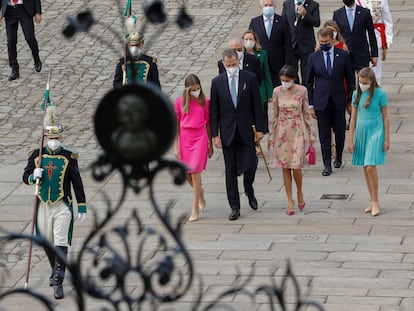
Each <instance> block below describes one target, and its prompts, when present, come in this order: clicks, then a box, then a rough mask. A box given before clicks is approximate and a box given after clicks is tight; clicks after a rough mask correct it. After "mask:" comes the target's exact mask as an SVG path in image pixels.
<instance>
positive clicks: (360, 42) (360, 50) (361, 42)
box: [333, 5, 378, 70]
mask: <svg viewBox="0 0 414 311" xmlns="http://www.w3.org/2000/svg"><path fill="white" fill-rule="evenodd" d="M333 20H334V21H335V22H337V24H338V25H339V29H340V32H341V34H342V36H343V37H344V39H345V42H346V44H347V45H348V49H349V54H350V56H351V60H352V63H353V66H354V69H355V70H359V69H361V68H363V67H368V66H369V62H370V60H371V57H378V46H377V39H376V38H375V32H374V24H373V22H372V16H371V13H370V11H369V10H368V9H365V8H363V7H360V6H358V5H357V6H356V8H355V19H354V27H353V28H352V31H351V29H350V28H349V23H348V17H347V15H346V9H345V7H342V8H340V9H338V10H336V11H335V12H334V14H333ZM367 34H368V39H369V44H368V41H367Z"/></svg>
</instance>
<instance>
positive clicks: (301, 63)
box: [292, 51, 309, 85]
mask: <svg viewBox="0 0 414 311" xmlns="http://www.w3.org/2000/svg"><path fill="white" fill-rule="evenodd" d="M292 58H293V67H294V68H295V69H296V72H299V67H300V76H301V77H300V78H301V80H300V84H302V85H306V66H307V64H308V58H309V54H303V53H301V52H300V51H295V52H294V53H293V56H292ZM298 79H299V77H298Z"/></svg>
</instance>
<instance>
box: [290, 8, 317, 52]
mask: <svg viewBox="0 0 414 311" xmlns="http://www.w3.org/2000/svg"><path fill="white" fill-rule="evenodd" d="M295 2H296V1H295V0H285V1H284V2H283V9H282V16H283V17H284V18H286V20H287V21H288V24H289V27H290V31H291V36H292V48H293V50H294V51H298V52H299V53H301V54H305V55H307V54H310V53H312V52H314V51H315V45H316V40H315V33H314V30H313V28H314V27H319V26H320V25H321V19H320V14H319V3H318V2H316V1H313V0H305V1H304V3H303V6H304V8H305V9H306V15H305V16H296V8H295ZM295 22H296V26H295Z"/></svg>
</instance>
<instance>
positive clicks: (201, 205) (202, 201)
mask: <svg viewBox="0 0 414 311" xmlns="http://www.w3.org/2000/svg"><path fill="white" fill-rule="evenodd" d="M205 208H206V200H205V199H204V189H202V188H201V193H200V198H199V199H198V209H199V210H200V211H204V209H205Z"/></svg>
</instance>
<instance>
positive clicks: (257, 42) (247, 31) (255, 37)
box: [243, 29, 262, 52]
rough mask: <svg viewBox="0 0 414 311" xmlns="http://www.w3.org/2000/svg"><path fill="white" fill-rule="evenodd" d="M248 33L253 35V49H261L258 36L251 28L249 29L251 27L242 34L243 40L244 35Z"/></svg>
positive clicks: (257, 50)
mask: <svg viewBox="0 0 414 311" xmlns="http://www.w3.org/2000/svg"><path fill="white" fill-rule="evenodd" d="M248 33H250V34H252V35H253V38H254V41H255V45H254V48H253V50H254V51H256V52H259V51H261V50H262V45H261V44H260V40H259V36H258V35H257V33H255V32H254V31H253V30H251V29H249V30H246V31H245V32H244V34H243V40H244V36H245V35H247V34H248Z"/></svg>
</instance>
